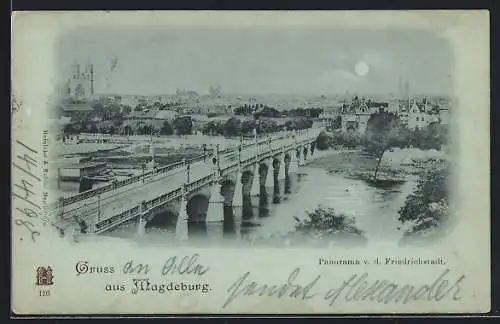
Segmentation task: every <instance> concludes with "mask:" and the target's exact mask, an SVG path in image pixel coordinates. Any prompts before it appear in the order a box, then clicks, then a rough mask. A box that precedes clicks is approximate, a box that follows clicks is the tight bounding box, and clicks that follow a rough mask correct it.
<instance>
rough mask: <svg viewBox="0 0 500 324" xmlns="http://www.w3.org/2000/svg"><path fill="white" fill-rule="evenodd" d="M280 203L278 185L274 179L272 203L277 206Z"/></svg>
mask: <svg viewBox="0 0 500 324" xmlns="http://www.w3.org/2000/svg"><path fill="white" fill-rule="evenodd" d="M280 202H281V195H280V183H279V181H278V180H277V179H274V188H273V203H274V204H279V203H280Z"/></svg>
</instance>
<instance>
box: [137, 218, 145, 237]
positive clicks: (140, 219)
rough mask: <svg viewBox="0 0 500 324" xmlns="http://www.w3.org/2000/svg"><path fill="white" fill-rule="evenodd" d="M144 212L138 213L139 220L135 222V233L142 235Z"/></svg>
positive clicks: (143, 231)
mask: <svg viewBox="0 0 500 324" xmlns="http://www.w3.org/2000/svg"><path fill="white" fill-rule="evenodd" d="M145 218H146V214H141V215H139V220H138V222H137V234H138V235H139V236H142V235H143V234H144V233H145V232H146V219H145Z"/></svg>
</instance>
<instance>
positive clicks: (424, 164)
mask: <svg viewBox="0 0 500 324" xmlns="http://www.w3.org/2000/svg"><path fill="white" fill-rule="evenodd" d="M447 144H448V138H447V131H446V128H445V127H443V125H439V124H431V125H429V126H428V127H427V128H426V129H422V130H419V129H416V130H413V131H411V130H408V129H407V128H406V127H404V126H402V125H401V122H400V120H398V118H397V117H395V116H393V115H391V114H385V113H381V114H375V115H372V117H371V118H370V120H369V121H368V126H367V130H366V133H365V134H364V135H355V134H353V133H341V132H340V131H337V132H334V133H326V132H322V133H321V134H320V135H319V136H318V139H317V145H316V147H317V148H318V150H320V151H326V150H332V149H334V150H335V151H336V154H329V155H327V156H325V157H322V158H319V159H316V160H314V161H311V162H310V163H308V165H309V166H310V167H320V168H323V169H325V170H326V171H327V173H328V174H340V175H342V176H344V177H346V178H350V179H353V180H359V181H365V182H366V183H367V184H368V185H370V186H374V187H377V188H380V189H390V188H391V187H393V186H398V185H401V184H403V183H405V182H406V181H407V179H408V177H409V176H413V177H416V178H417V180H416V187H415V189H414V191H413V192H412V193H410V194H409V195H408V196H407V197H406V199H405V202H404V203H403V205H402V206H401V207H400V209H399V211H398V219H397V221H398V222H400V223H401V225H406V226H407V228H408V229H407V230H406V231H405V232H404V234H403V237H402V238H401V239H400V241H399V244H400V245H407V244H430V243H432V242H433V241H434V239H437V238H439V237H440V234H442V232H443V231H442V230H443V227H444V224H445V223H446V222H447V221H448V219H449V212H448V209H449V208H448V207H449V188H448V177H449V175H450V171H449V169H450V166H449V159H448V154H447ZM295 221H296V224H295V231H294V232H293V233H289V234H287V235H288V236H290V235H291V236H297V235H300V234H304V233H307V234H308V236H311V234H312V236H313V237H316V238H320V240H321V241H323V242H325V241H330V244H331V243H332V242H334V243H337V242H339V241H346V243H350V245H353V244H352V243H355V244H354V245H358V244H360V243H361V244H363V245H364V244H366V238H365V237H364V236H363V233H362V231H360V230H359V229H357V228H356V225H355V220H354V219H351V218H348V217H346V216H345V215H343V214H338V213H336V211H335V210H334V209H333V208H324V207H322V206H318V207H317V208H316V209H315V210H314V211H312V212H306V217H305V218H304V219H299V218H297V217H295ZM346 234H349V235H350V237H349V238H350V240H344V239H345V237H346ZM349 235H348V236H349ZM285 237H286V235H285ZM353 237H356V239H355V240H352V238H353ZM348 241H349V242H348Z"/></svg>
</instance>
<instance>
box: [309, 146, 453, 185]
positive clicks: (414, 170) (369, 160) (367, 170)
mask: <svg viewBox="0 0 500 324" xmlns="http://www.w3.org/2000/svg"><path fill="white" fill-rule="evenodd" d="M319 152H320V154H318V157H317V158H316V159H314V160H311V161H310V162H309V163H308V164H307V166H308V167H313V168H323V169H325V170H327V171H328V172H329V173H332V174H341V175H343V176H345V177H348V178H353V179H368V178H370V177H371V176H373V173H374V171H375V169H376V167H377V160H376V158H375V157H374V156H371V155H369V154H367V153H365V152H363V151H362V150H359V149H358V150H333V149H330V150H324V151H319ZM446 159H447V155H446V153H445V152H443V151H436V150H428V151H424V150H420V149H398V148H396V149H394V150H391V151H387V152H386V153H385V154H384V156H383V158H382V161H381V162H380V168H379V172H378V174H379V177H380V178H395V179H404V177H405V176H407V175H419V174H420V173H421V172H422V171H423V170H425V168H426V161H429V160H431V161H434V160H446Z"/></svg>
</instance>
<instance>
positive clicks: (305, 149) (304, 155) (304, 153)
mask: <svg viewBox="0 0 500 324" xmlns="http://www.w3.org/2000/svg"><path fill="white" fill-rule="evenodd" d="M302 153H303V157H304V159H303V164H302V165H305V164H306V161H307V145H304V149H303V151H302Z"/></svg>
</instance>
